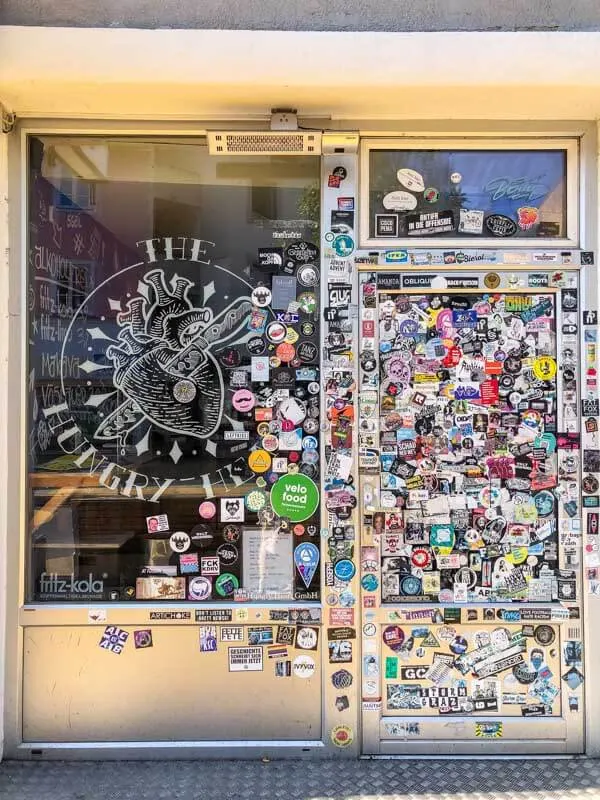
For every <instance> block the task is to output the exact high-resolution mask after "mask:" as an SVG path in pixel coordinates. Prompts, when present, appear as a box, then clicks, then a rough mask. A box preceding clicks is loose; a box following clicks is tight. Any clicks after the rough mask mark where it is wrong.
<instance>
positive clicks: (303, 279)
mask: <svg viewBox="0 0 600 800" xmlns="http://www.w3.org/2000/svg"><path fill="white" fill-rule="evenodd" d="M296 280H297V281H298V283H299V284H300V285H301V286H306V287H311V286H316V285H317V282H318V280H319V270H318V269H317V268H316V267H315V265H314V264H304V265H303V266H302V267H299V268H298V272H297V273H296Z"/></svg>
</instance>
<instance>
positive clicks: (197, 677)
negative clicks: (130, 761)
mask: <svg viewBox="0 0 600 800" xmlns="http://www.w3.org/2000/svg"><path fill="white" fill-rule="evenodd" d="M139 627H142V626H139ZM144 627H146V626H144ZM217 627H218V626H217ZM102 630H103V628H101V627H96V626H89V627H81V626H73V627H70V626H69V627H30V628H26V629H25V642H24V674H23V679H24V698H23V738H24V740H25V741H29V742H32V741H33V742H36V741H37V742H39V741H47V742H94V741H96V742H98V741H104V742H107V741H113V742H116V741H124V742H126V741H137V742H141V741H148V742H151V741H155V740H156V739H160V740H169V739H173V740H179V741H186V740H192V741H197V740H202V739H205V740H226V739H233V740H240V739H241V740H244V739H245V740H247V741H248V742H251V741H253V740H257V739H258V740H268V739H271V740H277V739H281V740H313V739H319V738H320V736H321V691H320V685H321V673H320V668H319V655H320V654H319V653H314V654H313V655H314V656H315V659H314V660H315V662H316V664H317V667H316V669H315V673H314V675H313V676H312V677H310V678H299V677H294V676H293V675H292V676H291V677H281V678H280V677H276V676H275V666H274V664H275V662H274V660H271V659H269V658H268V655H267V648H266V647H264V648H262V649H263V651H264V653H263V670H262V671H260V672H229V671H228V652H227V650H228V647H231V646H238V645H243V643H240V642H222V641H220V636H219V642H218V649H217V652H200V649H199V634H198V627H197V626H194V625H187V626H186V625H182V626H169V625H162V626H157V627H156V628H154V629H153V647H151V648H147V649H135V648H134V647H133V646H128V647H125V648H124V649H123V652H122V653H121V654H120V655H116V654H115V653H112V652H109V651H106V650H103V649H101V648H100V647H99V641H100V638H101V634H102ZM130 635H131V636H133V634H132V633H130ZM246 640H247V637H246ZM132 644H133V643H132Z"/></svg>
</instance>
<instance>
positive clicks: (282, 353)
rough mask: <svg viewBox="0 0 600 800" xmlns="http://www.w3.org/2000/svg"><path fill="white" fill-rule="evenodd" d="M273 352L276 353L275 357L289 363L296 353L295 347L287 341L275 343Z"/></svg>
mask: <svg viewBox="0 0 600 800" xmlns="http://www.w3.org/2000/svg"><path fill="white" fill-rule="evenodd" d="M275 352H276V353H277V358H279V359H281V361H282V362H283V363H284V364H289V362H290V361H291V360H292V359H293V358H294V356H295V355H296V348H295V347H294V345H293V344H290V343H289V342H283V344H279V345H277V350H276V351H275Z"/></svg>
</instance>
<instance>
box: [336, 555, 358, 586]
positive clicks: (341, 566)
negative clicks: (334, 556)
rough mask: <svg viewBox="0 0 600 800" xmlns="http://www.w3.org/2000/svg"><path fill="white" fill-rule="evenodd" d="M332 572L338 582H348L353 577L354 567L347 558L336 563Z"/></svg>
mask: <svg viewBox="0 0 600 800" xmlns="http://www.w3.org/2000/svg"><path fill="white" fill-rule="evenodd" d="M333 571H334V573H335V577H336V578H337V579H338V580H340V581H350V580H352V578H353V577H354V574H355V572H356V567H355V566H354V564H353V563H352V561H350V559H349V558H343V559H342V560H341V561H337V562H336V564H335V566H334V568H333Z"/></svg>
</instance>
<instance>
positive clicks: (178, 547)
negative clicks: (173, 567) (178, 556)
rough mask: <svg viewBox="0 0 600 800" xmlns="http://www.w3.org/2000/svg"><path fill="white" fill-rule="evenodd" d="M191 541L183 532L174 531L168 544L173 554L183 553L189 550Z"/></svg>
mask: <svg viewBox="0 0 600 800" xmlns="http://www.w3.org/2000/svg"><path fill="white" fill-rule="evenodd" d="M191 543H192V540H191V539H190V537H189V536H188V534H187V533H186V532H185V531H176V532H175V533H173V534H171V537H170V539H169V544H170V545H171V550H173V552H174V553H185V552H186V551H187V550H189V549H190V545H191Z"/></svg>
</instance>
